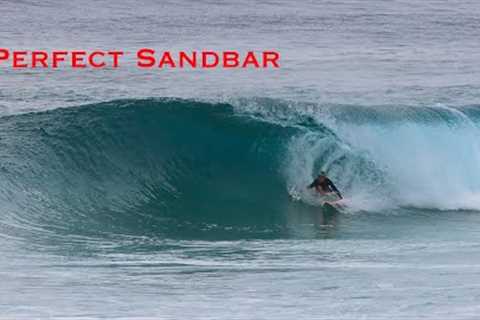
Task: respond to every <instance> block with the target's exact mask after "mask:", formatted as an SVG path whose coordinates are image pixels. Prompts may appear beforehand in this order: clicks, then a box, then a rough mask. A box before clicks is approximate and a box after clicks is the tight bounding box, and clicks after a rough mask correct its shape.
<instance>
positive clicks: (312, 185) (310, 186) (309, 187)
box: [307, 180, 317, 189]
mask: <svg viewBox="0 0 480 320" xmlns="http://www.w3.org/2000/svg"><path fill="white" fill-rule="evenodd" d="M316 182H317V180H313V182H312V183H310V184H309V185H308V186H307V188H308V189H312V188H313V187H315V186H316Z"/></svg>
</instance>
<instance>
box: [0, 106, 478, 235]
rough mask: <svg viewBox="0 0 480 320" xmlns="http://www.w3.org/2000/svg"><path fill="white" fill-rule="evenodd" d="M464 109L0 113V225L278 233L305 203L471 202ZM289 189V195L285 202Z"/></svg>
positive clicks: (473, 150) (76, 231) (474, 165)
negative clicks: (331, 198)
mask: <svg viewBox="0 0 480 320" xmlns="http://www.w3.org/2000/svg"><path fill="white" fill-rule="evenodd" d="M477 110H478V109H477V108H476V107H465V108H456V109H452V108H446V107H434V108H433V107H431V108H427V107H392V106H388V107H365V106H362V107H360V106H341V105H335V106H332V105H330V106H329V105H326V106H325V105H324V106H318V105H308V104H304V105H299V104H292V103H288V102H282V101H276V100H271V99H250V100H243V101H242V100H239V101H235V102H234V103H231V104H218V103H217V104H215V103H202V102H196V101H190V100H178V99H147V100H121V101H113V102H107V103H100V104H95V105H88V106H82V107H76V108H66V109H56V110H53V111H48V112H43V113H32V114H24V115H16V116H9V117H4V118H1V119H0V143H1V153H2V159H3V160H2V168H1V171H0V175H1V176H0V188H1V189H0V201H1V202H2V205H3V208H5V210H4V211H5V213H4V215H3V216H2V218H1V225H0V228H1V230H2V234H3V235H10V236H13V235H16V236H17V235H18V234H29V235H31V234H36V237H38V236H40V235H45V236H46V237H47V238H49V237H52V236H59V237H60V236H65V235H67V236H68V235H87V236H97V235H109V234H127V235H129V234H131V235H155V236H160V237H169V238H198V237H201V238H207V239H208V238H218V237H220V238H239V237H245V236H247V237H248V236H253V237H278V236H285V235H287V234H288V232H289V231H288V224H289V223H290V222H291V217H292V214H293V215H295V214H298V213H302V214H303V211H307V212H310V213H311V212H317V211H318V208H316V207H315V205H316V204H317V203H318V200H317V199H316V198H315V197H314V195H312V194H311V193H309V192H308V191H306V190H305V185H306V184H308V183H309V182H310V181H311V179H312V177H313V176H314V175H315V174H316V173H317V172H318V171H320V170H327V171H328V172H329V175H330V176H331V177H332V180H334V181H335V182H336V184H337V185H338V186H339V188H340V189H341V190H342V191H343V192H344V194H345V195H346V197H347V198H348V205H349V207H350V209H349V210H350V211H352V212H354V211H357V210H367V211H381V210H387V209H391V208H396V207H406V206H408V207H422V208H430V209H441V210H451V209H454V210H456V209H473V210H480V200H478V199H480V197H479V191H480V170H479V168H478V166H479V163H480V144H479V142H478V140H479V139H478V137H479V128H478V123H479V119H480V116H479V114H480V112H478V111H477ZM291 196H294V197H296V198H298V199H299V200H301V201H292V200H291Z"/></svg>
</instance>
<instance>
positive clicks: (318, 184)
mask: <svg viewBox="0 0 480 320" xmlns="http://www.w3.org/2000/svg"><path fill="white" fill-rule="evenodd" d="M308 188H309V189H311V188H315V190H316V191H317V192H318V193H320V194H321V195H327V194H330V193H332V192H333V193H335V194H336V195H337V196H338V197H339V198H340V199H343V197H342V194H341V193H340V191H338V189H337V187H335V185H334V184H333V182H332V180H330V179H329V178H328V177H327V174H326V173H325V172H324V171H322V172H320V174H319V175H318V177H317V178H315V180H313V182H312V183H311V184H310V185H309V186H308Z"/></svg>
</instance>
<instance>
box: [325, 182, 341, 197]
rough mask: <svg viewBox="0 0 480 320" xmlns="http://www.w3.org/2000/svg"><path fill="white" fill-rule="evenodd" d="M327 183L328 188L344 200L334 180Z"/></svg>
mask: <svg viewBox="0 0 480 320" xmlns="http://www.w3.org/2000/svg"><path fill="white" fill-rule="evenodd" d="M327 183H328V186H329V187H330V188H331V189H332V190H333V192H335V193H336V194H337V195H338V196H339V197H340V199H343V197H342V194H341V193H340V191H338V189H337V187H336V186H335V185H334V184H333V182H332V180H330V179H328V180H327Z"/></svg>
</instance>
